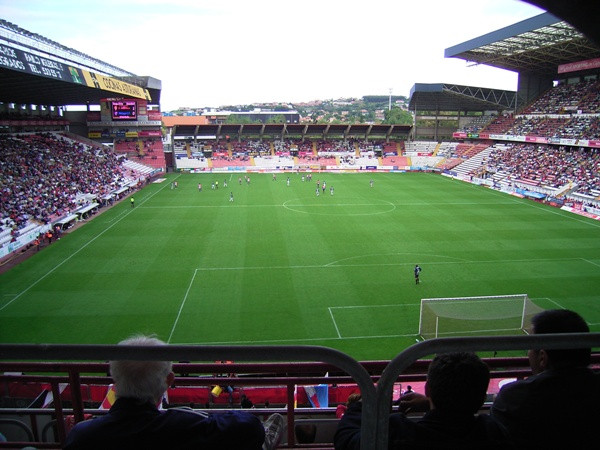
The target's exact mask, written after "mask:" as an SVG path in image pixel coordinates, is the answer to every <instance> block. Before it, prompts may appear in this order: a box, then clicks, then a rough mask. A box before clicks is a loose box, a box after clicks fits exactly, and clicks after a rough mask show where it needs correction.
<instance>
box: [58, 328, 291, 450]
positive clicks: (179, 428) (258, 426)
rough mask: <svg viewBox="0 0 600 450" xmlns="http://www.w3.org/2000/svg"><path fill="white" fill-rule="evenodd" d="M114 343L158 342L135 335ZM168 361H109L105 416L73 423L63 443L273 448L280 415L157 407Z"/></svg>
mask: <svg viewBox="0 0 600 450" xmlns="http://www.w3.org/2000/svg"><path fill="white" fill-rule="evenodd" d="M120 345H139V346H152V345H164V342H162V341H160V340H158V339H155V338H150V337H146V336H136V337H132V338H130V339H126V340H124V341H122V342H120ZM171 367H172V364H171V362H168V361H111V363H110V371H111V374H112V377H113V380H114V382H115V388H116V394H117V400H116V401H115V403H114V405H113V406H112V407H111V408H110V411H109V413H108V414H107V415H105V416H100V417H98V418H96V419H92V420H86V421H83V422H80V423H78V424H77V425H75V427H74V428H73V430H72V431H71V432H70V433H69V435H68V436H67V441H66V445H65V449H67V450H69V449H105V450H106V449H140V450H141V449H199V448H206V449H231V450H233V449H248V450H256V449H262V448H264V449H266V450H270V449H272V448H275V447H276V446H277V445H278V443H279V440H280V439H281V435H282V432H283V427H284V421H283V417H282V416H281V415H279V414H274V415H273V416H271V417H269V419H267V421H266V422H265V424H264V425H265V427H264V428H263V424H262V423H261V422H260V420H259V419H258V418H257V417H255V416H254V415H252V414H249V413H247V412H243V411H231V412H227V413H223V414H210V415H208V414H205V413H201V412H197V411H193V410H191V409H168V410H165V411H160V410H159V409H158V408H157V406H156V405H158V404H159V403H160V402H161V400H162V398H163V395H164V393H165V391H166V390H167V388H168V387H169V386H171V385H172V384H173V381H174V379H175V375H174V373H173V372H172V371H171Z"/></svg>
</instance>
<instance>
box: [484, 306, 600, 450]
mask: <svg viewBox="0 0 600 450" xmlns="http://www.w3.org/2000/svg"><path fill="white" fill-rule="evenodd" d="M531 331H532V332H533V334H548V333H587V332H589V327H588V325H587V323H586V322H585V320H583V318H582V317H581V316H580V315H579V314H577V313H575V312H573V311H569V310H565V309H557V310H547V311H543V312H541V313H539V314H537V315H536V316H534V318H533V319H532V330H531ZM528 356H529V363H530V365H531V370H532V372H533V375H532V376H531V377H529V378H527V379H526V380H519V381H515V382H514V383H510V384H507V385H505V386H504V387H503V388H502V389H501V390H500V392H499V394H498V396H497V398H496V400H495V401H494V404H493V405H492V409H491V414H492V417H494V419H496V420H497V421H499V422H500V423H502V424H503V425H504V427H505V428H506V429H507V431H508V432H509V434H510V436H511V438H512V439H514V441H515V443H516V444H517V447H518V448H524V449H525V448H526V449H549V448H556V449H559V448H560V449H565V448H573V449H587V448H597V445H598V430H597V427H598V425H599V424H600V375H598V374H595V373H594V372H592V371H591V370H590V369H589V368H588V365H589V364H590V349H589V348H584V349H570V350H569V349H567V350H545V349H539V350H537V349H534V350H529V352H528ZM565 386H568V389H567V390H565Z"/></svg>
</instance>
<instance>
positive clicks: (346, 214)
mask: <svg viewBox="0 0 600 450" xmlns="http://www.w3.org/2000/svg"><path fill="white" fill-rule="evenodd" d="M382 201H384V202H385V203H388V204H389V205H390V206H391V207H392V208H391V209H387V210H385V211H375V212H364V213H345V212H342V213H340V214H336V213H327V212H324V213H322V212H312V211H303V210H301V209H295V208H301V207H308V208H314V207H315V206H317V207H333V206H378V207H380V206H387V205H384V204H360V203H351V204H343V203H334V204H330V203H327V204H321V205H316V204H311V205H301V206H294V207H291V206H286V204H285V203H284V204H283V207H284V208H285V209H287V210H288V211H293V212H297V213H302V214H314V215H318V216H377V215H379V214H387V213H389V212H392V211H394V210H396V205H394V204H393V203H391V202H388V201H386V200H382ZM286 203H287V202H286Z"/></svg>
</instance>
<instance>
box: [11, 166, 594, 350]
mask: <svg viewBox="0 0 600 450" xmlns="http://www.w3.org/2000/svg"><path fill="white" fill-rule="evenodd" d="M243 176H244V174H237V173H234V174H230V173H227V174H169V175H167V179H166V180H165V181H164V182H162V183H153V184H150V185H149V186H147V187H146V188H144V189H143V190H142V191H140V192H138V193H136V194H135V205H136V206H135V208H132V207H131V206H130V204H129V201H125V202H121V203H120V204H118V205H117V206H115V207H114V208H112V209H111V210H108V211H106V212H104V213H103V214H101V215H98V216H96V217H95V218H94V219H93V220H91V221H90V222H89V223H87V224H85V225H84V226H83V227H81V228H79V229H78V230H76V231H74V232H72V233H69V234H66V235H64V236H63V238H62V239H61V240H60V241H58V242H56V243H55V244H52V245H51V246H50V247H48V248H44V249H43V250H42V251H40V252H39V253H37V254H36V255H34V256H33V257H31V258H30V259H28V260H27V261H25V262H24V263H22V264H21V265H19V266H17V267H15V268H14V269H12V270H10V271H8V272H6V273H4V274H2V275H0V294H1V296H0V342H4V343H111V344H112V343H116V342H118V341H119V340H121V339H123V338H125V337H127V336H129V335H131V334H134V333H155V334H156V335H157V336H158V337H160V338H161V339H163V340H165V341H168V342H170V343H173V344H273V345H325V346H329V347H333V348H337V349H339V350H341V351H344V352H346V353H348V354H349V355H351V356H353V357H354V358H356V359H359V360H367V359H388V358H391V357H393V356H395V355H396V354H397V353H398V352H399V351H401V350H402V349H404V348H406V347H407V346H409V345H411V344H413V343H414V342H415V338H416V337H417V336H416V334H417V331H418V321H419V302H420V300H421V298H435V297H464V296H482V295H505V294H521V293H526V294H528V295H529V297H530V298H531V299H532V300H533V301H534V302H535V303H537V304H538V305H539V306H541V307H543V308H570V309H574V310H576V311H578V312H579V313H580V314H582V315H583V316H584V317H585V319H586V320H587V321H588V322H589V323H590V328H591V329H592V331H600V223H599V222H597V221H594V220H590V219H586V218H583V217H579V216H576V215H573V214H570V213H567V212H564V211H561V210H559V209H556V208H551V207H547V206H544V205H541V204H538V203H534V202H532V201H528V200H524V199H519V198H516V197H512V196H509V195H506V194H502V193H499V192H495V191H492V190H489V189H486V188H483V187H479V186H474V185H470V184H467V183H463V182H460V181H456V180H451V179H448V178H446V177H442V176H439V175H434V174H417V173H406V174H398V173H387V174H331V173H320V174H318V173H315V174H313V179H312V182H308V181H304V182H302V181H301V175H300V174H297V173H290V174H278V175H277V180H276V181H274V180H273V178H272V176H271V175H270V174H264V175H263V174H250V178H251V182H250V184H247V183H246V182H245V181H244V178H243ZM288 176H289V179H290V183H289V186H288V185H287V183H286V179H287V177H288ZM239 177H242V180H241V181H242V183H241V184H239V183H238V178H239ZM175 179H176V180H177V181H178V183H179V187H178V188H177V189H171V181H172V180H175ZM371 179H372V180H374V185H373V187H370V183H369V181H370V180H371ZM216 180H218V181H219V189H218V190H216V189H215V190H211V188H210V184H211V182H213V181H216ZM317 180H320V181H323V180H325V181H326V182H327V189H326V190H325V192H321V193H320V195H319V196H318V197H317V195H316V192H315V190H316V181H317ZM224 182H227V184H228V187H227V188H225V187H224V186H223V184H224ZM198 183H202V185H203V191H202V192H199V191H198ZM330 186H333V187H334V194H333V195H331V194H330V190H329V187H330ZM230 193H233V196H234V201H233V202H230ZM415 264H419V265H421V267H422V268H423V271H422V273H421V284H420V285H415V282H414V278H413V267H414V265H415Z"/></svg>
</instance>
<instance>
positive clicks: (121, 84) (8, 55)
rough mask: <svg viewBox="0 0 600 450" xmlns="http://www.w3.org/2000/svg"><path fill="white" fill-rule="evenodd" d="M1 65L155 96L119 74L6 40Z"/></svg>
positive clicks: (0, 48) (130, 93)
mask: <svg viewBox="0 0 600 450" xmlns="http://www.w3.org/2000/svg"><path fill="white" fill-rule="evenodd" d="M0 67H4V68H6V69H11V70H17V71H19V72H23V73H27V74H30V75H36V76H40V77H45V78H52V79H54V80H60V81H65V82H68V83H76V84H82V85H85V86H88V87H93V88H97V89H104V90H106V91H110V92H117V93H119V94H122V95H125V96H128V97H135V98H141V99H145V100H151V98H150V93H149V92H148V90H147V89H144V88H141V87H139V86H135V85H133V84H130V83H127V82H125V81H121V80H118V79H116V78H112V77H107V76H104V75H100V74H97V73H94V72H89V71H87V70H84V69H80V68H79V67H74V66H70V65H68V64H65V63H63V62H60V61H58V60H56V59H53V58H51V57H49V56H39V55H36V54H34V53H30V52H26V51H24V50H21V49H18V48H15V47H11V46H9V45H6V44H0Z"/></svg>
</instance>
